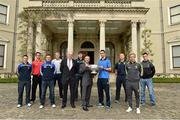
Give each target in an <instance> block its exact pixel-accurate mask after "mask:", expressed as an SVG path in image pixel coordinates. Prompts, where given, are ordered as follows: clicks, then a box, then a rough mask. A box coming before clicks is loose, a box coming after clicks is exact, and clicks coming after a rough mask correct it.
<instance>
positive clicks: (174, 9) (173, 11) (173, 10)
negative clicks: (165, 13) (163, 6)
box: [171, 6, 180, 15]
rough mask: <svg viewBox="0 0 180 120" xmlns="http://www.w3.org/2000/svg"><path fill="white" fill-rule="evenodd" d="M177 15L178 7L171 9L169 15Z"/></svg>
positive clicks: (179, 7) (179, 8)
mask: <svg viewBox="0 0 180 120" xmlns="http://www.w3.org/2000/svg"><path fill="white" fill-rule="evenodd" d="M178 13H180V6H176V7H173V8H171V15H176V14H178Z"/></svg>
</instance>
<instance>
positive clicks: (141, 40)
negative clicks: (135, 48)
mask: <svg viewBox="0 0 180 120" xmlns="http://www.w3.org/2000/svg"><path fill="white" fill-rule="evenodd" d="M145 24H146V21H145V20H141V21H140V27H139V29H140V30H139V31H140V37H139V52H140V53H141V51H142V49H143V48H144V40H143V38H142V33H143V31H144V29H145ZM139 60H140V61H141V60H142V57H141V54H140V58H139Z"/></svg>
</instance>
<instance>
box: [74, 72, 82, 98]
mask: <svg viewBox="0 0 180 120" xmlns="http://www.w3.org/2000/svg"><path fill="white" fill-rule="evenodd" d="M79 83H80V95H81V98H82V77H81V76H80V75H77V76H76V83H75V99H78V88H79Z"/></svg>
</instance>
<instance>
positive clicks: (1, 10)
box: [0, 5, 7, 14]
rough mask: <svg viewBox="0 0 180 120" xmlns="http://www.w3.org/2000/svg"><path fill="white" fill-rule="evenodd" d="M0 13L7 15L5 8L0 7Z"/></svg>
mask: <svg viewBox="0 0 180 120" xmlns="http://www.w3.org/2000/svg"><path fill="white" fill-rule="evenodd" d="M0 13H3V14H7V6H4V5H0Z"/></svg>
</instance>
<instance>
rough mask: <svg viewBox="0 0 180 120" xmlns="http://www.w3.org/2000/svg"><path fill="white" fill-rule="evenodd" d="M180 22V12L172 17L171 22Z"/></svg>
mask: <svg viewBox="0 0 180 120" xmlns="http://www.w3.org/2000/svg"><path fill="white" fill-rule="evenodd" d="M179 22H180V14H179V15H176V16H172V17H171V23H172V24H173V23H179Z"/></svg>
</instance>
